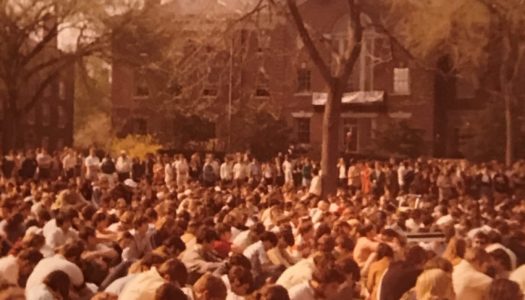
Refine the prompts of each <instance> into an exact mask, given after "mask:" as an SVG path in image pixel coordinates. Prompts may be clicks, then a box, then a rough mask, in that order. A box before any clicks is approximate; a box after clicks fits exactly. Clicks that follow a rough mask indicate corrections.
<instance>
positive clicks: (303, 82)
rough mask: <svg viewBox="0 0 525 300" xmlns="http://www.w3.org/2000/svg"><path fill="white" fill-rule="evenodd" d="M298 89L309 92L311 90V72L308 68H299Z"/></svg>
mask: <svg viewBox="0 0 525 300" xmlns="http://www.w3.org/2000/svg"><path fill="white" fill-rule="evenodd" d="M297 91H298V92H309V91H311V72H310V70H308V69H303V68H301V69H299V71H298V72H297Z"/></svg>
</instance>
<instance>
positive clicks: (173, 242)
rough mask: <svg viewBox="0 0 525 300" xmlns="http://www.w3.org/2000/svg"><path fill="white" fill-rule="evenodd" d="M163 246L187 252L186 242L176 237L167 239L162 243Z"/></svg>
mask: <svg viewBox="0 0 525 300" xmlns="http://www.w3.org/2000/svg"><path fill="white" fill-rule="evenodd" d="M162 245H164V246H166V247H168V248H174V249H175V250H176V251H179V252H183V251H184V250H186V245H185V244H184V242H183V241H182V240H181V239H180V237H178V236H176V235H174V236H170V237H169V238H167V239H165V240H164V241H163V242H162Z"/></svg>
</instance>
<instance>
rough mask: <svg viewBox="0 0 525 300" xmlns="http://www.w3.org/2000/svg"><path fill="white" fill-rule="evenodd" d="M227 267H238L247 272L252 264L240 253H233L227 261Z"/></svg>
mask: <svg viewBox="0 0 525 300" xmlns="http://www.w3.org/2000/svg"><path fill="white" fill-rule="evenodd" d="M228 265H229V266H230V268H232V267H234V266H240V267H243V268H245V269H248V270H251V269H252V264H251V262H250V260H249V259H248V258H247V257H246V256H244V255H242V254H240V253H233V254H232V255H231V256H230V258H229V259H228Z"/></svg>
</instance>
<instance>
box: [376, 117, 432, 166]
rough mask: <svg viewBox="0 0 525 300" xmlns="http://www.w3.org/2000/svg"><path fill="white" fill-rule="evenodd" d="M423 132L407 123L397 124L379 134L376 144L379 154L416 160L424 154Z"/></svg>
mask: <svg viewBox="0 0 525 300" xmlns="http://www.w3.org/2000/svg"><path fill="white" fill-rule="evenodd" d="M423 132H424V131H423V130H422V129H417V128H412V127H410V126H409V125H408V123H406V122H405V121H401V122H395V123H392V124H391V125H390V126H388V127H387V128H386V129H385V130H383V131H380V132H378V134H377V139H376V141H375V144H376V147H377V149H378V152H379V154H387V155H396V156H403V157H412V158H414V157H418V156H420V155H421V154H423V153H424V150H425V143H424V140H423ZM379 149H380V150H379ZM383 152H386V153H383Z"/></svg>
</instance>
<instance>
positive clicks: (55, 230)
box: [43, 220, 78, 249]
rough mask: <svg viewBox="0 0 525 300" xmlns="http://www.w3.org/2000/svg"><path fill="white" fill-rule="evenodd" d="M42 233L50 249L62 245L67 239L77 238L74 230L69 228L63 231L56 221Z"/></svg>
mask: <svg viewBox="0 0 525 300" xmlns="http://www.w3.org/2000/svg"><path fill="white" fill-rule="evenodd" d="M52 221H54V220H52ZM43 234H44V237H45V239H46V245H48V246H49V247H50V248H51V249H55V248H57V247H60V246H63V245H64V244H65V243H67V242H68V241H71V240H76V239H77V238H78V233H77V232H76V230H74V229H72V228H69V229H68V231H66V232H64V231H63V230H62V228H59V227H57V226H56V223H55V226H54V227H50V228H48V230H47V231H44V232H43Z"/></svg>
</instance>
